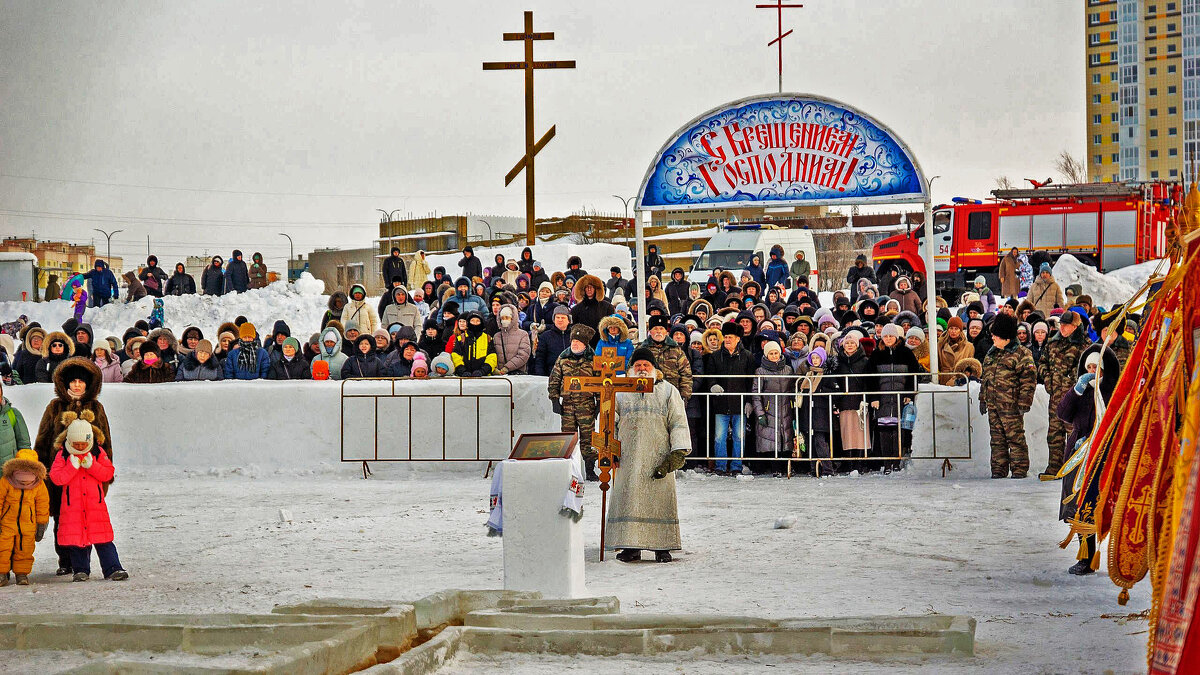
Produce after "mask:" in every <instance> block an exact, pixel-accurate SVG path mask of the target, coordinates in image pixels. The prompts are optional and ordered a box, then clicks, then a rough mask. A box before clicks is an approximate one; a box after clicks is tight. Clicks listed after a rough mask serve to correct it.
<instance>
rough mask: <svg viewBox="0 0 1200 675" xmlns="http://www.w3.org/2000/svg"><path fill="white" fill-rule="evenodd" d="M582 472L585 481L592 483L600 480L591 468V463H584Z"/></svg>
mask: <svg viewBox="0 0 1200 675" xmlns="http://www.w3.org/2000/svg"><path fill="white" fill-rule="evenodd" d="M583 471H584V474H585V478H586V479H587V480H589V481H591V482H593V483H595V482H596V481H598V480H600V476H597V475H596V469H595V468H594V467H593V465H592V463H591V462H584V467H583Z"/></svg>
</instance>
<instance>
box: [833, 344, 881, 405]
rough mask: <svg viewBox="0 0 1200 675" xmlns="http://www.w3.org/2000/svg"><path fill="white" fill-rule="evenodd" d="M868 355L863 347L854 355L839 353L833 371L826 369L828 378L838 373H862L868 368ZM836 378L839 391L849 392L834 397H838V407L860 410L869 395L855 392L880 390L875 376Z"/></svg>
mask: <svg viewBox="0 0 1200 675" xmlns="http://www.w3.org/2000/svg"><path fill="white" fill-rule="evenodd" d="M868 367H869V366H868V359H867V355H866V354H865V353H863V351H862V349H859V350H858V351H856V352H854V355H853V356H846V355H845V354H838V357H837V363H836V364H834V366H833V370H832V371H826V373H827V374H826V375H825V377H826V378H830V377H833V376H836V375H862V374H863V373H866V372H867V370H868ZM834 379H835V380H836V386H837V391H844V392H848V393H846V394H845V395H843V396H837V397H834V398H835V399H836V405H837V409H838V410H839V411H841V410H858V407H859V405H860V404H861V403H862V402H863V401H864V400H868V399H867V397H865V396H863V395H861V394H854V393H853V392H861V391H878V390H877V389H875V385H874V382H868V381H867V380H873V379H874V378H867V377H840V378H839V377H834Z"/></svg>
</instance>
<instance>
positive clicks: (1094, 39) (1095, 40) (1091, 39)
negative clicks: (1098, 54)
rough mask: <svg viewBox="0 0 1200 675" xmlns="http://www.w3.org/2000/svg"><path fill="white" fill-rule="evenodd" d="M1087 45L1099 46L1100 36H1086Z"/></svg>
mask: <svg viewBox="0 0 1200 675" xmlns="http://www.w3.org/2000/svg"><path fill="white" fill-rule="evenodd" d="M1088 44H1092V45H1098V44H1100V34H1099V33H1092V34H1091V35H1089V36H1088Z"/></svg>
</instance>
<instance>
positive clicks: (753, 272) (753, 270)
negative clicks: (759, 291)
mask: <svg viewBox="0 0 1200 675" xmlns="http://www.w3.org/2000/svg"><path fill="white" fill-rule="evenodd" d="M742 269H744V270H746V271H747V272H749V273H750V278H751V279H753V280H754V281H755V283H757V284H758V285H759V286H762V285H763V280H764V277H763V268H762V265H755V264H754V263H750V264H749V265H746V266H745V267H744V268H742Z"/></svg>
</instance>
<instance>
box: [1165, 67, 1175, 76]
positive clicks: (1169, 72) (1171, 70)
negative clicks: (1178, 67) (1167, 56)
mask: <svg viewBox="0 0 1200 675" xmlns="http://www.w3.org/2000/svg"><path fill="white" fill-rule="evenodd" d="M1174 72H1175V66H1167V73H1168V74H1171V73H1174Z"/></svg>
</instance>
